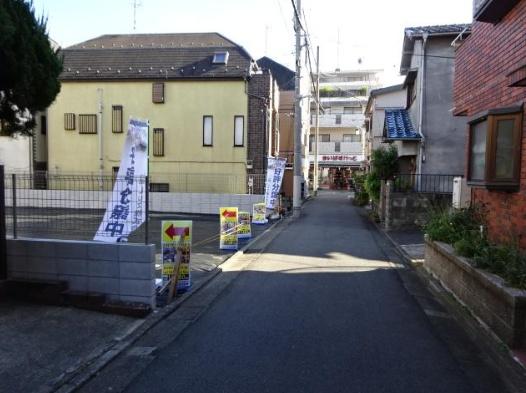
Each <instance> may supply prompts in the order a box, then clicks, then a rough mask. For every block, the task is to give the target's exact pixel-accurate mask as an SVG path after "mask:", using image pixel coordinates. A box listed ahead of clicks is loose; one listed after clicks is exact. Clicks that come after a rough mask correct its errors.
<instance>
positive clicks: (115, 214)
mask: <svg viewBox="0 0 526 393" xmlns="http://www.w3.org/2000/svg"><path fill="white" fill-rule="evenodd" d="M147 156H148V121H147V120H144V121H143V120H137V119H130V122H129V124H128V134H127V135H126V140H125V142H124V148H123V151H122V156H121V165H120V167H119V173H118V175H117V179H116V180H115V184H114V186H113V194H112V196H111V199H110V201H109V202H108V206H107V208H106V213H105V214H104V218H103V219H102V223H101V224H100V226H99V229H98V230H97V233H96V234H95V237H94V239H93V240H98V241H102V242H107V243H116V242H126V241H128V236H129V235H130V234H131V233H132V232H133V231H135V230H136V229H137V228H138V227H139V226H140V225H141V224H142V223H143V222H144V220H145V215H146V205H145V203H146V192H147V190H146V182H145V181H144V178H145V176H146V175H147V174H148V173H147V172H148V157H147Z"/></svg>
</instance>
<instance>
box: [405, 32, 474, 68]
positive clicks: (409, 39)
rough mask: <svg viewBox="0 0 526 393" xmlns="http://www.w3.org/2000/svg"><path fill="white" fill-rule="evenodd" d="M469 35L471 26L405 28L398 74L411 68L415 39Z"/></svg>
mask: <svg viewBox="0 0 526 393" xmlns="http://www.w3.org/2000/svg"><path fill="white" fill-rule="evenodd" d="M469 34H471V24H470V23H463V24H453V25H436V26H418V27H406V28H405V29H404V44H403V49H402V61H401V64H400V73H401V74H402V75H405V74H406V73H407V71H408V70H409V68H410V67H411V57H412V55H413V50H414V46H415V40H416V39H422V38H423V37H424V36H426V37H428V38H429V37H447V36H451V37H454V36H459V35H466V36H468V35H469Z"/></svg>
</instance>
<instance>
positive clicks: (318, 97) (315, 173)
mask: <svg viewBox="0 0 526 393" xmlns="http://www.w3.org/2000/svg"><path fill="white" fill-rule="evenodd" d="M319 136H320V47H319V46H317V47H316V133H315V136H314V187H313V188H314V195H317V194H318V183H319V176H320V175H319V168H318V141H319V140H318V138H319Z"/></svg>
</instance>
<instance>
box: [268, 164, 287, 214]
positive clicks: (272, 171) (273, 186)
mask: <svg viewBox="0 0 526 393" xmlns="http://www.w3.org/2000/svg"><path fill="white" fill-rule="evenodd" d="M267 160H268V161H267V178H266V180H265V206H266V207H267V209H274V208H275V207H276V203H277V200H278V195H279V190H280V189H281V182H282V181H283V173H284V172H285V164H286V163H287V159H286V158H278V157H268V159H267Z"/></svg>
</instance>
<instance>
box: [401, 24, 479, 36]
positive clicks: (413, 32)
mask: <svg viewBox="0 0 526 393" xmlns="http://www.w3.org/2000/svg"><path fill="white" fill-rule="evenodd" d="M466 29H467V30H471V24H470V23H462V24H454V25H436V26H418V27H406V28H405V35H406V36H409V37H421V36H423V35H424V34H428V35H454V34H460V33H462V32H463V31H464V30H466Z"/></svg>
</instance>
